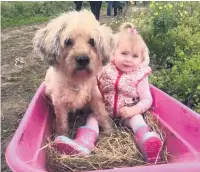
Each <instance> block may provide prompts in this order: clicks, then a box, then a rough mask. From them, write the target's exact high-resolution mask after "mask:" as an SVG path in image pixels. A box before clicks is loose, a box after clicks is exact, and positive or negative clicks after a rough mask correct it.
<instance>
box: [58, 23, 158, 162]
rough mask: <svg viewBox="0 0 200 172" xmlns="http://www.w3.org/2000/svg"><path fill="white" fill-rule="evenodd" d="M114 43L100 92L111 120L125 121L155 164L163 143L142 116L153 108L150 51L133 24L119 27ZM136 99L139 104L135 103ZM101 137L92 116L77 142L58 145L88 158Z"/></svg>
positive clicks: (61, 139)
mask: <svg viewBox="0 0 200 172" xmlns="http://www.w3.org/2000/svg"><path fill="white" fill-rule="evenodd" d="M114 42H115V46H114V49H113V52H112V54H111V63H110V64H108V65H107V66H105V67H104V68H103V70H102V73H101V74H100V76H99V77H98V86H99V90H100V92H101V94H102V97H103V99H104V102H105V105H106V108H107V111H108V112H109V113H110V115H111V117H112V118H115V117H120V118H122V119H123V120H124V124H125V125H126V126H128V127H130V128H131V129H132V130H133V132H134V134H135V136H136V141H137V145H138V147H139V148H140V150H141V152H142V154H143V155H144V157H145V160H146V161H147V162H154V161H155V160H156V159H157V158H160V157H159V152H160V149H161V145H162V141H161V138H160V136H159V135H158V134H157V133H155V132H151V131H150V128H149V126H148V125H147V124H146V122H145V121H144V119H143V116H142V115H141V114H142V113H144V112H145V111H147V110H148V109H149V108H150V107H151V105H152V96H151V92H150V88H149V83H148V75H149V74H150V73H151V68H150V67H149V66H148V65H149V55H148V54H149V52H148V48H147V46H146V44H145V42H144V40H143V39H142V37H141V36H140V35H139V34H138V32H137V31H136V29H134V26H133V25H132V24H130V23H124V24H123V25H122V26H121V27H120V32H119V33H117V34H115V36H114ZM136 99H139V101H138V102H137V103H134V101H135V100H136ZM98 134H99V125H98V122H97V120H96V118H95V117H94V115H90V116H89V117H88V119H87V122H86V126H84V127H81V128H79V129H78V131H77V136H76V139H75V140H71V139H69V138H67V137H63V136H60V137H58V138H57V140H56V143H57V146H58V148H59V149H61V150H64V151H65V152H67V153H72V152H73V153H83V154H87V153H90V151H91V150H92V149H93V148H94V144H95V141H96V139H97V137H98Z"/></svg>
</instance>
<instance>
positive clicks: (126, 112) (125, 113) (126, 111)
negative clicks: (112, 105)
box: [119, 106, 134, 119]
mask: <svg viewBox="0 0 200 172" xmlns="http://www.w3.org/2000/svg"><path fill="white" fill-rule="evenodd" d="M119 112H120V114H121V118H122V119H125V118H128V117H132V116H133V115H134V112H133V108H132V107H127V106H124V107H122V108H121V109H120V110H119Z"/></svg>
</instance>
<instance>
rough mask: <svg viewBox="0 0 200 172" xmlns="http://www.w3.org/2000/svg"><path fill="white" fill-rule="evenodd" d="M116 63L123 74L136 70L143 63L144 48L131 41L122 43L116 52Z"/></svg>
mask: <svg viewBox="0 0 200 172" xmlns="http://www.w3.org/2000/svg"><path fill="white" fill-rule="evenodd" d="M114 61H115V65H116V67H117V68H118V69H120V70H121V71H123V72H132V71H134V70H136V69H137V68H138V67H139V66H140V64H141V63H142V61H143V48H142V46H140V45H134V46H132V44H131V43H130V42H129V41H120V42H119V44H118V46H117V48H116V51H115V52H114Z"/></svg>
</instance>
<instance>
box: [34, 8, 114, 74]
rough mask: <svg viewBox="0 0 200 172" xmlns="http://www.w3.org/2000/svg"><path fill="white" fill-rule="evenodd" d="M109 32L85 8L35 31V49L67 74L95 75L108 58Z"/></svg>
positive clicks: (110, 33)
mask: <svg viewBox="0 0 200 172" xmlns="http://www.w3.org/2000/svg"><path fill="white" fill-rule="evenodd" d="M111 45H112V32H111V30H110V29H109V28H108V27H106V26H100V25H99V23H98V21H97V20H96V19H95V17H94V16H93V14H92V13H90V12H88V11H81V12H75V11H74V12H69V13H66V14H63V15H62V16H60V17H58V18H56V19H54V20H52V21H51V22H50V23H49V24H48V25H47V26H46V27H45V28H43V29H41V30H39V31H37V33H36V35H35V38H34V48H35V50H36V52H39V53H40V54H41V55H42V57H44V58H45V59H46V60H47V61H48V62H49V64H50V65H52V66H54V67H55V68H57V69H58V70H60V71H62V72H63V73H65V74H66V75H68V77H70V76H71V77H88V76H89V75H93V74H96V73H97V72H98V71H99V68H100V67H101V66H102V63H105V62H106V61H108V60H109V59H108V58H109V54H110V52H111V48H112V47H111Z"/></svg>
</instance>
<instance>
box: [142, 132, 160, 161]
mask: <svg viewBox="0 0 200 172" xmlns="http://www.w3.org/2000/svg"><path fill="white" fill-rule="evenodd" d="M141 149H142V152H143V155H144V157H145V160H146V161H147V162H148V163H154V162H155V161H156V160H157V162H159V161H160V159H161V158H160V153H161V149H162V140H161V138H160V136H159V135H158V134H157V133H155V132H148V133H145V135H144V136H143V138H142V140H141Z"/></svg>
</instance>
